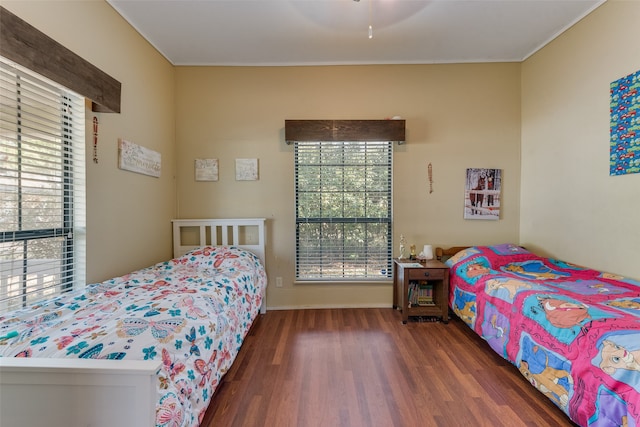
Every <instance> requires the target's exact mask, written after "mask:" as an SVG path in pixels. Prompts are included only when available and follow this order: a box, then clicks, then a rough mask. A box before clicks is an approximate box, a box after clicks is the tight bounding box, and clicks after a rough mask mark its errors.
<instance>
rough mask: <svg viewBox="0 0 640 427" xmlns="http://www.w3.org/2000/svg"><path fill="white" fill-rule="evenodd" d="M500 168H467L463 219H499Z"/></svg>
mask: <svg viewBox="0 0 640 427" xmlns="http://www.w3.org/2000/svg"><path fill="white" fill-rule="evenodd" d="M501 189H502V169H483V168H469V169H467V179H466V183H465V191H464V219H488V220H498V219H500V191H501Z"/></svg>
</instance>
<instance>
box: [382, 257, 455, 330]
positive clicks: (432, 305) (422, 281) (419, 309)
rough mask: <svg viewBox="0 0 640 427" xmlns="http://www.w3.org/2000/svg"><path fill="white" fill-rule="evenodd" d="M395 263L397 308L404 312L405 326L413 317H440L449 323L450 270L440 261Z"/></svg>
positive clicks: (400, 260)
mask: <svg viewBox="0 0 640 427" xmlns="http://www.w3.org/2000/svg"><path fill="white" fill-rule="evenodd" d="M393 261H394V262H393V308H396V309H397V308H399V309H400V310H401V311H402V323H407V321H408V320H409V317H410V316H434V317H440V318H441V319H442V321H443V322H444V323H448V322H449V303H448V301H449V268H448V267H447V266H446V265H444V264H443V263H442V262H440V261H436V260H426V261H421V262H419V261H412V260H408V259H394V260H393ZM418 297H420V299H418ZM418 302H424V304H416V303H418Z"/></svg>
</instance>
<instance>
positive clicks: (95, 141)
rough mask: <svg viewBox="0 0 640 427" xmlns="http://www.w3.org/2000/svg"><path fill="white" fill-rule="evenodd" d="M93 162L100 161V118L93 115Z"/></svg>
mask: <svg viewBox="0 0 640 427" xmlns="http://www.w3.org/2000/svg"><path fill="white" fill-rule="evenodd" d="M93 163H96V164H97V163H98V118H97V117H96V116H93Z"/></svg>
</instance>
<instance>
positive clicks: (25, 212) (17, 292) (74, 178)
mask: <svg viewBox="0 0 640 427" xmlns="http://www.w3.org/2000/svg"><path fill="white" fill-rule="evenodd" d="M84 143H85V142H84V98H82V97H80V96H78V95H76V94H73V93H70V92H68V91H67V90H65V89H64V88H62V87H59V86H58V85H57V84H55V83H52V82H50V81H48V80H47V79H45V78H44V77H41V76H38V75H36V74H35V73H32V72H30V71H28V70H26V69H24V68H22V67H20V66H17V65H16V64H13V63H11V62H9V61H7V60H5V59H4V58H1V57H0V197H1V198H2V207H1V210H2V211H1V214H0V312H2V311H7V310H11V309H15V308H20V307H23V306H26V305H27V304H31V303H33V302H36V301H38V300H41V299H43V298H48V297H52V296H55V295H56V294H59V293H61V292H64V291H66V290H69V289H72V288H74V286H76V284H80V283H83V282H84V264H85V256H84V252H85V251H84V227H85V200H84V193H85V189H84V162H85V155H84Z"/></svg>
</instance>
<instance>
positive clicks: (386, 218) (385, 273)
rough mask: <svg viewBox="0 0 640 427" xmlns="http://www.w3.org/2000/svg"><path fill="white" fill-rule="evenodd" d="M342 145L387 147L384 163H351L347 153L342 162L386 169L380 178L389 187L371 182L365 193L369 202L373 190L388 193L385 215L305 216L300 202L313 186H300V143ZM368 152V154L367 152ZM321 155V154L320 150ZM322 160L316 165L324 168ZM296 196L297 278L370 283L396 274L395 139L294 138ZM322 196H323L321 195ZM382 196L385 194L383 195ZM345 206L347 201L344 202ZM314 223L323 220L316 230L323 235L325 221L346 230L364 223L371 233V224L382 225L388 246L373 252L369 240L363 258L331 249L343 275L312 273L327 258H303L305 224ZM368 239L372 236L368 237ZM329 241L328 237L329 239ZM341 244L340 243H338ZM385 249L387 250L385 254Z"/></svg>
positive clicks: (315, 281) (385, 279)
mask: <svg viewBox="0 0 640 427" xmlns="http://www.w3.org/2000/svg"><path fill="white" fill-rule="evenodd" d="M337 144H339V145H342V146H343V147H344V146H345V145H346V144H350V145H352V146H354V147H357V148H356V149H359V150H363V149H364V150H365V153H367V154H368V153H369V152H368V151H367V150H369V149H370V148H371V147H383V149H382V151H383V153H384V156H385V157H386V159H385V161H384V165H381V164H377V165H371V164H368V165H367V160H366V159H365V160H364V161H363V164H362V165H360V164H358V165H354V164H351V165H349V164H347V163H346V162H345V161H344V157H343V161H342V164H341V165H340V166H341V167H342V169H343V170H345V169H347V170H348V168H349V167H354V166H355V167H361V166H364V167H365V168H366V167H370V168H373V167H376V168H377V172H378V173H380V171H381V170H384V172H383V175H384V174H385V173H386V179H384V180H382V179H381V180H379V181H384V182H385V184H384V185H385V188H384V190H380V189H374V186H375V184H371V186H370V187H369V188H368V190H365V191H364V193H365V196H364V200H365V203H366V201H367V200H369V197H370V194H369V193H371V194H373V193H376V194H377V195H379V194H380V193H383V194H384V203H386V209H384V211H385V215H381V216H375V217H374V216H358V217H355V216H352V217H349V216H347V215H343V216H335V215H333V216H304V215H301V209H300V202H301V200H302V197H301V194H305V193H306V192H308V191H310V189H308V188H307V189H306V191H304V190H303V191H301V189H300V180H301V178H300V172H299V168H301V167H305V166H304V165H301V164H300V158H299V156H300V152H299V151H300V147H301V145H303V146H305V147H307V148H306V149H309V148H308V147H315V148H316V149H318V150H319V152H321V151H322V149H323V146H324V145H334V146H335V145H337ZM367 154H365V155H364V156H365V158H366V155H367ZM318 155H319V156H321V154H320V153H318ZM343 156H344V148H343ZM321 163H322V161H319V164H317V165H315V167H316V168H322V166H323V165H322V164H321ZM324 166H326V167H337V166H338V165H336V164H331V165H324ZM308 167H313V166H311V165H308ZM294 168H295V171H294V187H295V189H294V196H295V222H296V245H295V251H296V254H295V256H296V263H295V280H296V282H297V283H323V282H330V283H336V282H348V283H357V282H366V283H371V282H385V283H386V282H388V281H389V280H391V278H392V263H393V257H392V244H393V242H392V240H393V235H392V233H393V220H392V213H393V206H392V202H393V196H392V189H393V143H392V142H384V141H304V142H303V141H295V142H294ZM379 181H377V182H376V183H377V184H379ZM359 192H360V193H362V191H359ZM337 193H339V194H342V195H343V196H344V195H345V194H349V193H350V192H349V191H348V190H345V188H344V187H343V190H342V191H337ZM320 194H327V192H323V191H320ZM320 197H322V196H320ZM380 197H382V196H380ZM343 202H344V198H343ZM341 206H343V207H344V203H343V204H342V205H341ZM361 209H364V211H365V212H366V211H367V209H366V208H362V207H361ZM312 224H319V225H320V227H319V228H318V230H317V231H316V233H317V234H319V235H321V234H323V232H322V228H323V225H324V228H329V227H338V226H341V227H342V229H343V230H344V228H345V227H348V226H350V225H351V226H353V227H363V229H364V235H368V232H369V229H368V228H369V225H370V224H371V225H375V224H378V225H382V226H383V227H384V231H381V232H379V233H377V235H378V237H384V241H385V247H384V249H382V250H379V251H377V252H375V251H373V250H372V252H370V251H369V246H368V245H367V243H365V244H364V246H365V247H366V248H367V249H366V250H365V259H364V260H362V258H360V257H358V256H357V254H355V253H348V254H347V256H344V253H343V252H344V251H341V250H340V249H339V248H338V249H327V252H329V253H332V254H333V255H335V256H336V257H335V258H333V260H334V261H335V263H336V264H338V265H342V271H343V273H342V275H336V274H326V275H325V274H324V273H318V274H315V275H313V274H310V273H309V272H308V271H309V269H311V267H313V266H315V267H317V268H318V269H322V268H324V266H325V265H326V263H325V261H320V262H318V263H317V264H315V263H314V262H304V261H303V260H302V259H303V258H304V257H306V256H307V255H306V254H303V253H301V252H302V251H303V250H302V249H301V247H302V246H303V244H301V228H303V227H304V226H308V225H312ZM360 232H361V233H362V232H363V231H362V230H360ZM367 239H368V237H367ZM327 242H328V241H327ZM327 242H325V241H324V240H323V244H322V245H321V248H320V250H319V252H320V253H324V252H323V248H324V247H325V243H327ZM341 242H342V248H343V249H344V246H345V242H347V238H346V233H345V232H343V233H342V240H341ZM326 246H329V244H328V243H327V245H326ZM338 246H340V245H338ZM378 247H379V248H380V247H381V245H378ZM382 252H383V253H384V254H382ZM340 253H343V256H342V258H340V257H339V256H338V254H340ZM314 255H316V256H317V255H318V254H314ZM348 257H352V258H354V259H357V260H358V261H355V262H353V263H349V262H347V261H346V258H348ZM369 258H374V260H373V261H371V262H369ZM376 263H377V267H376ZM348 265H350V266H351V268H348V267H346V266H348ZM358 267H360V268H361V269H364V274H358V275H354V274H345V271H350V270H351V269H354V268H358ZM302 269H306V270H307V272H304V271H301V270H302ZM334 269H335V270H340V267H334Z"/></svg>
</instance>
